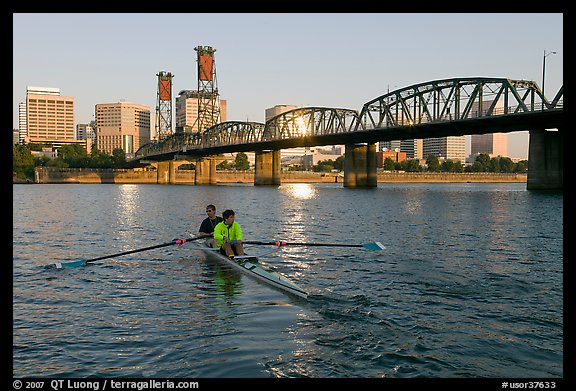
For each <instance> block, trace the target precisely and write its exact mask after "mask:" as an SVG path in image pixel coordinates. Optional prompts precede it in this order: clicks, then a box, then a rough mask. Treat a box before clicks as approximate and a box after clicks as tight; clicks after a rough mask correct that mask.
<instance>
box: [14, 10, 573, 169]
mask: <svg viewBox="0 0 576 391" xmlns="http://www.w3.org/2000/svg"><path fill="white" fill-rule="evenodd" d="M13 22H14V23H13V127H14V128H18V114H19V113H18V111H19V110H18V107H19V103H20V102H23V101H25V95H26V87H27V86H42V87H55V88H59V89H60V91H61V94H62V95H65V96H73V97H74V98H75V122H76V123H88V122H90V121H91V120H93V119H94V108H95V105H96V104H101V103H113V102H119V101H126V102H131V103H136V104H143V105H147V106H149V107H150V111H151V113H152V115H154V113H155V110H156V107H155V106H156V94H157V77H156V74H157V73H158V72H159V71H166V72H171V73H172V74H173V75H174V80H173V85H174V87H173V96H174V97H175V96H176V95H177V94H178V92H179V91H180V90H184V89H196V88H197V87H198V86H197V74H196V69H197V63H196V52H195V51H194V47H196V46H198V45H203V46H204V45H205V46H212V47H213V48H215V49H216V52H215V64H216V76H217V81H218V89H219V93H220V98H221V99H225V100H226V101H227V102H228V120H235V121H246V120H249V121H257V122H264V116H265V110H266V109H267V108H270V107H274V106H275V105H282V104H287V105H297V106H322V107H339V108H349V109H355V110H358V111H359V110H360V109H361V108H362V105H363V104H364V103H366V102H367V101H369V100H371V99H373V98H376V97H378V96H381V95H383V94H385V93H386V92H387V91H388V90H390V91H393V90H395V89H398V88H403V87H406V86H409V85H413V84H418V83H421V82H425V81H430V80H437V79H445V78H455V77H480V76H481V77H505V78H510V79H524V80H534V81H536V82H537V83H538V85H540V86H541V84H542V83H541V82H542V65H543V51H544V50H546V52H547V53H548V52H550V51H556V54H555V55H550V56H548V57H547V59H546V83H545V85H546V95H547V97H548V98H549V99H552V98H553V96H554V95H555V93H556V92H557V91H558V89H559V88H560V87H561V86H562V84H563V15H562V14H561V13H532V14H530V13H529V14H525V13H519V14H509V13H505V14H492V13H484V14H466V13H465V14H356V13H352V14H330V13H327V14H322V13H320V14H298V13H297V14H250V13H248V14H233V13H227V14H164V13H160V14H88V13H86V14H73V13H72V14H13ZM531 25H534V26H536V25H537V26H538V28H537V29H522V28H521V27H520V26H531ZM47 26H50V27H47ZM102 26H105V27H106V28H101V27H102ZM154 26H162V29H161V30H162V33H161V34H158V33H157V31H158V29H155V28H153V27H154ZM407 26H410V28H407ZM516 31H518V32H516ZM520 31H521V36H522V39H516V38H514V37H517V36H518V34H519V33H520ZM394 34H401V37H399V38H398V37H396V36H395V35H394ZM59 42H62V45H63V46H65V47H69V48H73V49H70V50H61V49H59V48H58V46H57V45H58V43H59ZM495 59H496V60H495ZM508 145H509V149H508V151H509V155H510V157H524V158H525V157H527V147H528V132H515V133H510V134H509V142H508Z"/></svg>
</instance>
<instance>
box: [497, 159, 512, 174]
mask: <svg viewBox="0 0 576 391" xmlns="http://www.w3.org/2000/svg"><path fill="white" fill-rule="evenodd" d="M500 172H514V162H512V159H510V158H509V157H501V158H500Z"/></svg>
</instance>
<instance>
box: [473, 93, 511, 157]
mask: <svg viewBox="0 0 576 391" xmlns="http://www.w3.org/2000/svg"><path fill="white" fill-rule="evenodd" d="M492 103H493V101H492V100H489V101H484V102H482V107H483V111H486V110H487V109H488V108H489V107H490V106H491V105H492ZM503 108H504V103H503V102H502V101H501V100H500V101H498V102H496V106H495V109H497V110H502V109H503ZM471 110H472V112H475V111H476V112H477V111H479V105H478V102H475V103H474V104H473V105H472V108H471ZM480 153H486V154H488V155H490V157H496V156H508V134H506V133H488V134H473V135H472V136H471V137H470V155H471V156H477V155H478V154H480Z"/></svg>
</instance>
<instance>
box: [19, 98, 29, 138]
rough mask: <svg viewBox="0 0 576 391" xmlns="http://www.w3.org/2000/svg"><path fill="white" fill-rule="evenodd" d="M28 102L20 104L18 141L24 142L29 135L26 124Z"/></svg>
mask: <svg viewBox="0 0 576 391" xmlns="http://www.w3.org/2000/svg"><path fill="white" fill-rule="evenodd" d="M26 123H27V121H26V103H25V102H20V104H19V105H18V143H19V144H22V143H23V142H24V139H25V138H26V136H27V135H28V126H27V125H26Z"/></svg>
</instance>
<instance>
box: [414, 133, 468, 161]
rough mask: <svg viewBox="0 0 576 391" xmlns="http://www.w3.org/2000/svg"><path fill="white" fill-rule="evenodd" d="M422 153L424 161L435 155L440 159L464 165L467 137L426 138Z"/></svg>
mask: <svg viewBox="0 0 576 391" xmlns="http://www.w3.org/2000/svg"><path fill="white" fill-rule="evenodd" d="M422 152H423V157H424V159H426V158H428V156H430V155H435V156H438V157H439V158H444V159H451V160H459V161H460V163H462V164H464V163H465V162H466V137H465V136H448V137H434V138H425V139H424V143H423V147H422Z"/></svg>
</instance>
